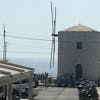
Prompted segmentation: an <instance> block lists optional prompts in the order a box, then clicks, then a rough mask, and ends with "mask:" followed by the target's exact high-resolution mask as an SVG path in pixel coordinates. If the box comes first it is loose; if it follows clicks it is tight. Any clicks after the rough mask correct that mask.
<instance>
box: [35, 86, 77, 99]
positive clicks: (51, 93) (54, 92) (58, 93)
mask: <svg viewBox="0 0 100 100" xmlns="http://www.w3.org/2000/svg"><path fill="white" fill-rule="evenodd" d="M34 99H35V100H78V91H77V89H75V88H58V87H48V88H42V91H41V92H40V93H39V94H38V95H37V96H36V97H35V98H34Z"/></svg>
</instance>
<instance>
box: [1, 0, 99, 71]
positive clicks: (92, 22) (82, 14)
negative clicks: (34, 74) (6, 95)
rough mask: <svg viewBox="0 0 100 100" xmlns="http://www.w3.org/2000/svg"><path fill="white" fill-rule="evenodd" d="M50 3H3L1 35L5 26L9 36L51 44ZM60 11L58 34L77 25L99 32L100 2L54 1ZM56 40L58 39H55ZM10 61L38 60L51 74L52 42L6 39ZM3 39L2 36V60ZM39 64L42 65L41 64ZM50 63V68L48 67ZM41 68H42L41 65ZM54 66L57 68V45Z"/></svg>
mask: <svg viewBox="0 0 100 100" xmlns="http://www.w3.org/2000/svg"><path fill="white" fill-rule="evenodd" d="M50 2H51V0H0V34H1V35H2V34H3V24H5V28H6V35H14V36H19V37H28V38H35V39H47V40H51V33H52V31H51V30H52V29H51V11H50V9H51V8H50ZM52 2H53V8H54V7H55V6H56V8H57V25H56V33H58V31H60V30H63V29H66V28H68V27H71V26H73V25H77V24H83V25H87V26H89V27H91V28H93V29H95V30H98V31H100V22H99V21H100V12H99V9H100V5H99V4H100V0H52ZM56 40H57V38H56ZM6 42H7V59H8V60H9V59H13V58H19V59H23V58H24V59H28V58H29V59H31V60H33V61H34V60H37V62H36V63H33V65H34V66H35V65H36V66H37V65H38V64H37V63H39V62H44V63H46V64H43V65H42V64H41V63H40V64H41V68H43V67H42V66H45V67H46V66H47V69H48V70H49V68H48V67H49V60H50V48H51V41H40V40H25V39H19V38H11V37H6ZM2 51H3V37H2V36H0V55H1V56H0V58H1V59H2ZM38 61H39V62H38ZM47 63H48V64H47ZM39 66H40V65H39ZM55 66H56V67H57V43H56V58H55Z"/></svg>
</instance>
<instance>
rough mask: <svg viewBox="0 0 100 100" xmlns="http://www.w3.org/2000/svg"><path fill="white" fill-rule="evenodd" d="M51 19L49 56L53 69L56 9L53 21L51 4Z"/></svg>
mask: <svg viewBox="0 0 100 100" xmlns="http://www.w3.org/2000/svg"><path fill="white" fill-rule="evenodd" d="M51 19H52V45H51V54H50V68H51V67H52V66H53V67H54V62H55V31H56V7H55V19H54V18H53V7H52V2H51Z"/></svg>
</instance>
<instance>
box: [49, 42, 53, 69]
mask: <svg viewBox="0 0 100 100" xmlns="http://www.w3.org/2000/svg"><path fill="white" fill-rule="evenodd" d="M52 56H53V41H52V45H51V54H50V68H51V66H52Z"/></svg>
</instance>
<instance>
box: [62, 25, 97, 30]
mask: <svg viewBox="0 0 100 100" xmlns="http://www.w3.org/2000/svg"><path fill="white" fill-rule="evenodd" d="M63 31H82V32H92V31H96V30H94V29H92V28H90V27H88V26H85V25H81V24H78V25H75V26H72V27H70V28H68V29H65V30H63ZM96 32H97V31H96Z"/></svg>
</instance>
